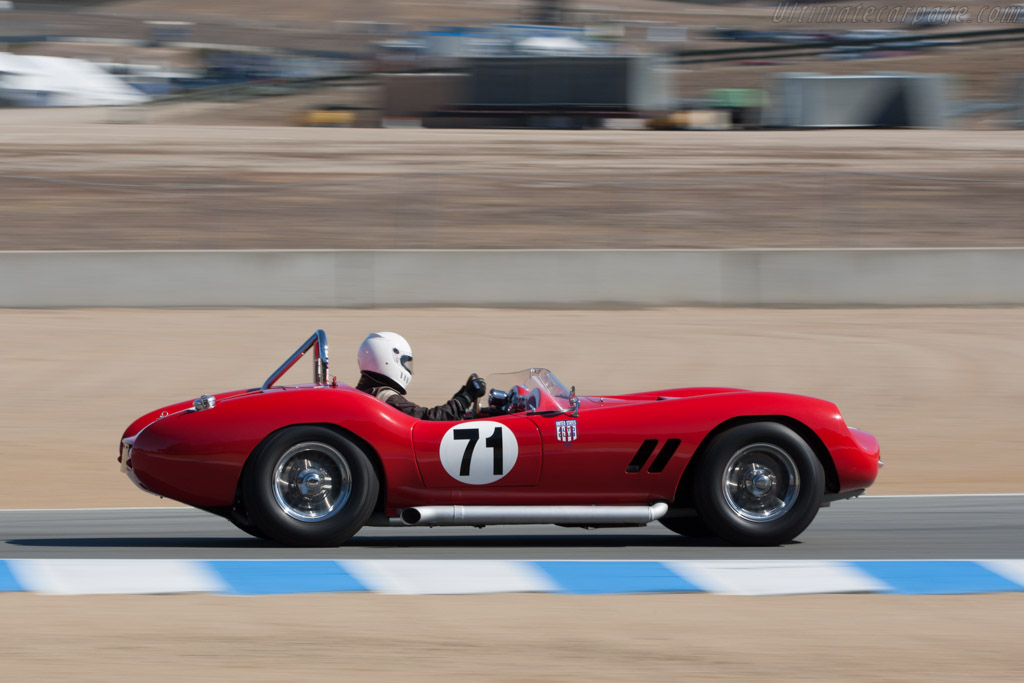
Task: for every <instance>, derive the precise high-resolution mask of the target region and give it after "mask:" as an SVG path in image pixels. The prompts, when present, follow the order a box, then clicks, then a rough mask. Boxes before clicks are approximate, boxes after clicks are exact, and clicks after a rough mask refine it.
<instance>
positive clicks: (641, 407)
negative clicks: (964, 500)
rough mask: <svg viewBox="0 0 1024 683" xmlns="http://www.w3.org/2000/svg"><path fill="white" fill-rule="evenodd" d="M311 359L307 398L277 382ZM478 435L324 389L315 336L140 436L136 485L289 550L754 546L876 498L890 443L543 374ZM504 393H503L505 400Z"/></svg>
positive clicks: (129, 436)
mask: <svg viewBox="0 0 1024 683" xmlns="http://www.w3.org/2000/svg"><path fill="white" fill-rule="evenodd" d="M310 350H312V352H313V366H314V371H313V383H312V384H305V385H301V386H278V385H277V384H276V383H277V382H278V380H279V379H280V378H281V376H282V375H284V373H285V372H287V371H288V369H289V368H291V367H292V366H293V365H294V364H295V363H296V362H297V361H298V360H299V359H300V358H301V357H302V356H303V355H304V354H305V353H307V352H308V351H310ZM488 384H489V386H491V387H494V388H492V389H491V392H490V395H489V400H488V404H487V405H485V406H481V405H480V402H478V403H477V404H476V405H475V406H473V407H472V408H471V409H470V411H469V412H470V413H471V414H469V415H467V416H466V417H467V419H466V420H463V421H459V422H428V421H422V420H417V419H414V418H411V417H409V416H407V415H405V414H403V413H401V412H399V411H398V410H395V409H394V408H391V407H390V406H388V405H387V404H385V403H383V402H381V401H379V400H377V399H376V398H374V397H373V396H370V395H368V394H364V393H362V392H360V391H356V390H355V389H353V388H352V387H349V386H346V385H344V384H339V383H338V382H337V381H336V380H335V379H333V378H330V377H329V375H328V358H327V340H326V337H325V335H324V333H323V331H322V330H318V331H317V332H316V333H314V334H313V335H312V336H311V337H310V338H309V339H308V340H306V342H305V343H303V344H302V346H300V347H299V349H298V350H297V351H296V352H295V353H294V354H292V356H291V357H290V358H289V359H288V360H287V361H285V363H284V364H283V365H282V366H281V367H280V368H278V369H277V370H276V371H275V372H274V373H273V374H272V375H271V376H270V377H269V378H268V379H267V381H266V382H264V383H263V385H262V386H261V387H258V388H255V389H246V390H241V391H232V392H227V393H223V394H217V395H215V396H202V397H200V398H198V399H195V400H194V401H187V402H183V403H177V404H174V405H170V406H167V407H166V408H161V409H159V410H155V411H153V412H151V413H148V414H146V415H143V416H142V417H140V418H139V419H137V420H135V422H133V423H132V424H131V425H129V427H128V429H127V430H125V432H124V435H123V437H122V439H121V452H120V456H119V458H118V460H119V461H120V463H121V469H122V471H124V472H125V473H127V475H128V476H129V477H130V478H131V480H132V481H133V482H135V483H136V484H137V485H138V486H140V487H141V488H143V489H145V490H146V491H150V492H152V493H155V494H157V495H160V496H166V497H168V498H173V499H174V500H178V501H181V502H183V503H187V504H188V505H193V506H195V507H198V508H202V509H204V510H207V511H210V512H213V513H216V514H218V515H222V516H224V517H226V518H227V519H229V520H231V521H232V522H233V523H234V524H235V525H237V526H238V527H239V528H241V529H243V530H244V531H246V532H248V533H251V534H253V535H255V536H259V537H261V538H265V539H269V540H273V541H277V542H279V543H284V544H290V545H302V546H332V545H340V544H342V543H344V542H345V541H346V540H348V539H349V538H350V537H351V536H352V535H353V534H355V533H356V532H357V531H359V529H360V528H362V527H363V526H366V525H412V526H415V525H422V526H436V525H452V526H454V525H464V526H485V525H489V524H538V523H539V524H559V525H563V526H573V527H604V526H642V525H645V524H647V523H649V522H653V521H655V520H657V521H659V522H661V523H662V524H664V525H665V526H666V527H668V528H669V529H671V530H672V531H674V532H677V533H679V534H683V535H687V536H694V535H716V536H720V537H722V538H725V539H728V540H729V541H732V542H734V543H739V544H746V545H776V544H780V543H784V542H787V541H789V540H791V539H793V538H795V537H796V536H798V535H799V534H800V533H801V532H803V530H804V529H806V528H807V525H808V524H810V523H811V520H813V519H814V516H815V514H816V513H817V511H818V508H819V507H822V506H824V505H828V503H829V502H831V501H833V500H838V499H842V498H850V497H853V496H856V495H859V494H860V493H863V491H864V490H865V489H866V488H867V487H868V486H870V485H871V483H872V482H874V480H875V477H876V476H877V474H878V468H879V466H880V465H881V462H880V461H879V450H878V442H877V441H876V440H875V438H874V437H873V436H871V435H870V434H868V433H866V432H862V431H860V430H857V429H852V428H850V427H848V426H847V425H846V423H845V422H844V421H843V417H842V416H841V415H840V414H839V410H838V409H837V408H836V406H835V405H833V404H831V403H829V402H827V401H822V400H819V399H815V398H808V397H805V396H795V395H790V394H777V393H767V392H755V391H744V390H740V389H725V388H707V387H705V388H692V389H669V390H665V391H648V392H643V393H637V394H627V395H621V396H579V397H577V396H576V395H575V390H574V389H566V388H565V387H564V386H563V385H562V384H561V383H560V382H559V381H558V379H556V378H555V376H554V375H553V374H551V373H550V372H549V371H547V370H544V369H540V368H533V369H530V370H524V371H522V372H520V373H515V374H512V375H494V376H492V377H489V378H488ZM504 389H507V391H505V390H504Z"/></svg>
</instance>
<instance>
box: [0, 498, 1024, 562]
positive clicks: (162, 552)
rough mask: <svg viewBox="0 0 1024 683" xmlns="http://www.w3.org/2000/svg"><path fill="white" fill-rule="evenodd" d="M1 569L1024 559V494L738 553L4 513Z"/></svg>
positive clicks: (944, 501) (867, 505) (647, 530)
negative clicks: (280, 534)
mask: <svg viewBox="0 0 1024 683" xmlns="http://www.w3.org/2000/svg"><path fill="white" fill-rule="evenodd" d="M0 558H4V559H19V558H73V559H82V558H105V559H115V558H162V559H172V558H173V559H387V558H391V559H527V560H533V559H576V560H579V559H586V560H628V559H633V560H701V559H703V560H712V559H762V560H772V559H776V560H795V559H849V560H867V559H872V560H876V559H994V558H1000V559H1024V494H1017V495H981V496H908V497H896V496H894V497H887V496H876V497H871V496H865V497H863V498H860V499H856V500H850V501H840V502H838V503H834V504H833V505H832V507H830V508H826V509H823V510H821V511H820V512H819V514H818V517H817V518H816V519H815V520H814V522H813V523H812V524H811V526H810V528H809V529H808V530H807V531H805V532H804V533H803V534H802V535H801V536H800V537H799V538H797V539H796V541H794V542H792V543H790V544H787V545H784V546H779V547H771V548H740V547H735V546H731V545H728V544H725V543H721V542H716V541H709V540H698V539H688V538H683V537H681V536H677V535H676V534H673V533H671V532H670V531H668V530H667V529H665V528H664V527H662V526H661V525H660V524H658V523H654V524H651V525H650V526H647V527H644V528H631V529H600V530H581V529H564V528H560V527H555V526H504V527H488V528H486V529H473V528H469V529H466V528H461V527H449V528H433V529H430V528H412V527H395V528H380V527H367V528H365V529H363V530H362V531H360V532H359V534H357V535H356V536H355V537H354V538H353V539H352V540H351V541H349V543H348V544H346V545H344V546H342V547H340V548H287V547H280V546H276V545H272V544H270V543H266V542H264V541H260V540H258V539H255V538H251V537H249V536H247V535H245V534H243V533H242V532H241V531H238V530H237V529H235V527H234V526H232V525H231V524H230V523H229V522H227V521H226V520H223V519H220V518H218V517H215V516H213V515H210V514H207V513H204V512H201V511H198V510H192V509H188V508H122V509H95V510H91V509H87V510H0Z"/></svg>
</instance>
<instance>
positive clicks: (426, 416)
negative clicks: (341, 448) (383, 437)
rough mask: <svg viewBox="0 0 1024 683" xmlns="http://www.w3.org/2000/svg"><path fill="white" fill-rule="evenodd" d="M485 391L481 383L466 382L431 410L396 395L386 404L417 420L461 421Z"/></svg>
mask: <svg viewBox="0 0 1024 683" xmlns="http://www.w3.org/2000/svg"><path fill="white" fill-rule="evenodd" d="M485 391H486V386H485V385H484V383H483V381H482V380H476V381H475V382H473V381H470V382H467V383H466V386H464V387H459V390H458V391H456V392H455V395H454V396H452V398H451V400H450V401H448V402H447V403H442V404H441V405H439V406H434V407H433V408H424V407H423V406H420V405H417V404H415V403H413V402H412V401H410V400H409V399H407V398H406V397H405V396H402V395H401V394H398V393H395V394H394V395H392V396H389V397H388V399H387V401H386V403H387V404H388V405H389V406H391V407H392V408H395V409H397V410H401V411H402V412H403V413H405V414H406V415H409V416H411V417H415V418H416V419H418V420H447V421H453V420H462V419H464V418H465V417H466V411H467V410H468V409H469V407H470V406H471V405H473V401H474V400H476V399H477V398H479V397H480V396H483V395H484V392H485Z"/></svg>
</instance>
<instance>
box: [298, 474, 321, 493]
mask: <svg viewBox="0 0 1024 683" xmlns="http://www.w3.org/2000/svg"><path fill="white" fill-rule="evenodd" d="M323 485H324V479H323V475H322V474H321V473H320V472H319V471H318V470H306V471H305V472H303V473H302V474H300V475H299V490H300V491H302V495H304V496H314V495H316V494H317V493H319V492H320V490H321V487H323Z"/></svg>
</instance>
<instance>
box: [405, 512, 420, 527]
mask: <svg viewBox="0 0 1024 683" xmlns="http://www.w3.org/2000/svg"><path fill="white" fill-rule="evenodd" d="M421 519H423V515H421V514H420V511H419V510H417V509H416V508H405V509H404V510H402V522H404V523H405V524H409V525H413V524H419V521H420V520H421Z"/></svg>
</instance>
